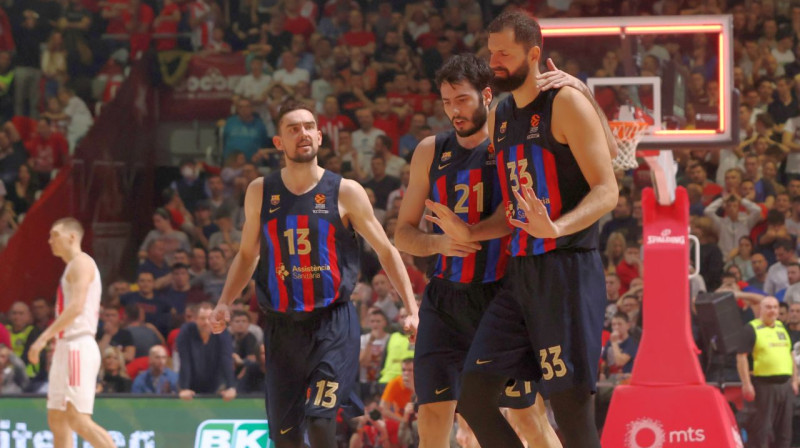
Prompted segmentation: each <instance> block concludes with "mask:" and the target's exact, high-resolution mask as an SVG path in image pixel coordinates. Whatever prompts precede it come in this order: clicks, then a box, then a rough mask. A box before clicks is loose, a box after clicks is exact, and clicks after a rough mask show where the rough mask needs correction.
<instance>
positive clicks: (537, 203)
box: [508, 187, 560, 238]
mask: <svg viewBox="0 0 800 448" xmlns="http://www.w3.org/2000/svg"><path fill="white" fill-rule="evenodd" d="M520 190H522V194H520V192H519V190H514V196H515V197H516V198H517V207H519V208H520V209H522V211H523V212H525V218H526V219H527V221H521V220H519V219H516V218H511V219H509V220H508V223H509V224H511V225H512V226H514V227H518V228H520V229H522V230H524V231H526V232H527V233H528V235H531V236H533V237H536V238H558V237H559V236H560V232H559V229H558V226H557V225H555V223H554V222H553V221H552V220H550V215H549V214H548V212H547V207H545V206H544V204H543V203H542V201H541V200H539V198H537V197H536V193H534V191H533V188H531V187H521V188H520Z"/></svg>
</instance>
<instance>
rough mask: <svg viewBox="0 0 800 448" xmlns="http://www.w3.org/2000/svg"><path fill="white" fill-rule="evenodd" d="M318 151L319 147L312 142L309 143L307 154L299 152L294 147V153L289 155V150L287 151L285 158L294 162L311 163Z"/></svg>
mask: <svg viewBox="0 0 800 448" xmlns="http://www.w3.org/2000/svg"><path fill="white" fill-rule="evenodd" d="M318 152H319V147H318V146H317V145H315V144H314V143H311V152H310V153H309V154H307V155H305V154H300V153H299V151H298V150H297V147H295V155H294V156H290V155H289V152H288V151H287V152H286V158H287V159H289V160H291V161H292V162H294V163H311V162H313V161H314V159H316V158H317V153H318Z"/></svg>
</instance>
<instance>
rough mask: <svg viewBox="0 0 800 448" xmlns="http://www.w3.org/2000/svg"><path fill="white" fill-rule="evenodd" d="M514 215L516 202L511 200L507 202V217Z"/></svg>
mask: <svg viewBox="0 0 800 448" xmlns="http://www.w3.org/2000/svg"><path fill="white" fill-rule="evenodd" d="M513 217H514V203H513V202H511V201H508V202H506V219H511V218H513Z"/></svg>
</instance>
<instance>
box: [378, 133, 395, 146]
mask: <svg viewBox="0 0 800 448" xmlns="http://www.w3.org/2000/svg"><path fill="white" fill-rule="evenodd" d="M378 140H380V141H381V143H383V145H384V146H386V147H387V148H389V149H392V143H393V142H392V138H391V137H389V136H388V135H385V134H381V135H379V136H378Z"/></svg>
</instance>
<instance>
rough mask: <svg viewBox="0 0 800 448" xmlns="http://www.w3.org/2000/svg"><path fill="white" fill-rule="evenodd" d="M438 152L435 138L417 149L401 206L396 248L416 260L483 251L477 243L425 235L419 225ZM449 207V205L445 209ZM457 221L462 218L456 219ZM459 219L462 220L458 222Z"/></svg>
mask: <svg viewBox="0 0 800 448" xmlns="http://www.w3.org/2000/svg"><path fill="white" fill-rule="evenodd" d="M435 151H436V137H426V138H425V139H423V140H422V141H421V142H420V143H419V145H417V148H416V149H415V150H414V155H413V157H412V158H411V179H410V180H409V182H408V188H407V189H406V194H405V195H404V196H403V201H402V204H401V205H400V214H399V216H398V218H397V229H396V230H395V234H394V244H395V246H397V249H399V250H401V251H403V252H407V253H409V254H411V255H415V256H417V257H427V256H430V255H435V254H442V255H446V256H448V257H466V256H467V255H469V254H472V253H475V252H477V251H479V250H480V249H481V245H480V244H477V243H460V242H458V241H456V240H454V239H453V238H452V237H450V236H448V235H446V234H445V235H441V234H432V233H425V232H423V231H422V230H420V229H419V222H420V220H421V219H422V215H423V213H424V211H425V202H426V199H428V197H429V196H430V192H431V185H430V180H429V177H428V176H429V173H430V166H431V163H432V162H433V156H434V153H435ZM444 207H445V208H447V207H446V206H444ZM456 219H459V218H458V217H456ZM459 220H460V219H459Z"/></svg>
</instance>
